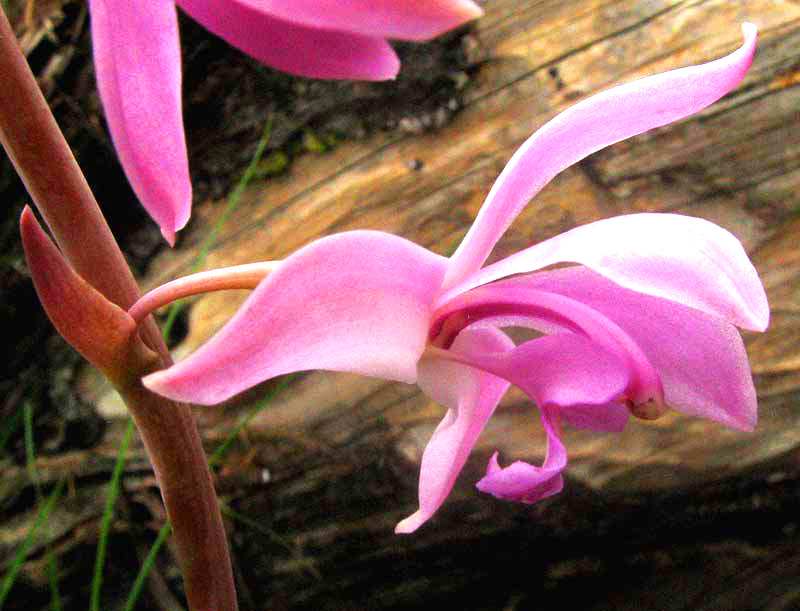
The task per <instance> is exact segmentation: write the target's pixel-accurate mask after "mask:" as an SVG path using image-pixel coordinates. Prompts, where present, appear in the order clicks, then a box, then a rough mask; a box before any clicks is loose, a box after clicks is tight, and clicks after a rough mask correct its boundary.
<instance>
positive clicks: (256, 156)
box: [163, 114, 272, 338]
mask: <svg viewBox="0 0 800 611" xmlns="http://www.w3.org/2000/svg"><path fill="white" fill-rule="evenodd" d="M271 136H272V114H270V115H269V117H268V118H267V123H266V125H265V126H264V131H263V133H262V134H261V140H259V141H258V145H257V146H256V150H255V152H254V153H253V157H252V159H250V163H249V164H247V168H245V170H244V173H243V174H242V177H241V178H240V179H239V182H238V183H237V184H236V187H234V189H233V191H232V192H231V194H230V196H229V197H228V203H227V204H225V209H224V210H223V211H222V214H221V215H220V217H219V220H217V222H216V224H215V225H214V226H213V227H212V228H211V231H209V232H208V235H207V236H206V239H205V240H204V241H203V243H202V244H201V246H200V252H198V253H197V256H196V257H195V259H194V262H193V263H192V267H191V270H190V272H189V273H194V272H196V271H198V270H199V269H200V267H202V265H203V263H204V262H205V260H206V257H207V256H208V252H209V251H210V250H211V248H212V247H213V246H214V242H216V240H217V235H219V232H220V231H221V230H222V227H223V226H224V225H225V223H226V222H227V221H228V219H229V218H230V215H231V214H232V213H233V211H234V210H235V209H236V207H237V206H238V205H239V202H240V201H241V199H242V193H244V190H245V189H246V188H247V185H248V184H250V181H251V180H253V177H254V176H255V175H256V171H257V170H258V164H259V162H260V161H261V157H262V156H263V155H264V151H265V150H266V148H267V144H268V143H269V139H270V137H271ZM182 308H183V305H182V302H181V301H176V302H175V303H174V304H172V306H170V308H169V311H168V312H167V320H166V321H165V322H164V326H163V333H164V337H166V338H168V337H169V332H170V331H171V330H172V325H173V324H175V318H176V317H177V316H178V313H179V312H180V311H181V309H182Z"/></svg>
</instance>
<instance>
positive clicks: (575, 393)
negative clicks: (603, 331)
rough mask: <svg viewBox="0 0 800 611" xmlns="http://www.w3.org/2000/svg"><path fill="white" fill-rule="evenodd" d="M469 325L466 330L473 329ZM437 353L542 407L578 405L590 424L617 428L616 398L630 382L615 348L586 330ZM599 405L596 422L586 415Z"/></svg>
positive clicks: (586, 421)
mask: <svg viewBox="0 0 800 611" xmlns="http://www.w3.org/2000/svg"><path fill="white" fill-rule="evenodd" d="M471 332H473V331H472V330H469V329H468V330H466V331H464V332H463V333H471ZM437 354H438V355H439V356H440V357H441V358H443V359H449V360H452V361H454V362H456V363H461V364H462V365H469V366H471V367H474V368H476V369H480V370H482V371H485V372H487V373H491V374H493V375H495V376H497V377H500V378H503V379H505V380H507V381H509V382H511V383H512V384H514V385H515V386H517V387H519V388H520V389H521V390H522V391H523V392H525V394H526V395H528V397H530V398H531V399H532V400H533V402H534V403H536V405H538V406H539V407H551V408H563V409H562V411H563V412H566V411H568V410H569V409H571V408H572V407H574V406H578V407H579V409H580V412H581V414H580V416H579V417H578V418H576V421H578V422H581V421H582V422H584V423H585V424H586V428H592V429H596V430H614V429H615V426H616V425H615V423H616V422H618V416H619V414H618V410H617V403H618V400H619V398H620V397H621V396H622V395H623V394H624V392H625V389H626V388H627V387H628V385H629V380H630V371H629V369H628V367H627V366H626V365H625V364H624V363H623V362H622V361H621V360H620V359H619V358H617V357H616V356H615V355H614V354H613V353H611V352H609V351H608V350H605V349H604V348H603V347H602V346H600V345H599V344H598V343H596V342H593V341H591V340H589V339H587V338H586V337H584V336H582V335H577V334H574V333H563V334H561V335H547V336H544V337H539V338H537V339H534V340H531V341H528V342H525V343H524V344H521V345H519V346H517V347H516V348H515V349H514V350H512V351H510V352H493V353H489V352H482V353H478V352H475V353H470V354H464V353H461V352H459V351H456V350H440V351H438V352H437ZM592 408H594V409H595V414H596V417H595V422H593V423H591V424H590V423H589V421H588V414H589V413H590V410H591V409H592Z"/></svg>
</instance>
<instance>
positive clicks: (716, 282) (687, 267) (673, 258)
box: [439, 214, 769, 331]
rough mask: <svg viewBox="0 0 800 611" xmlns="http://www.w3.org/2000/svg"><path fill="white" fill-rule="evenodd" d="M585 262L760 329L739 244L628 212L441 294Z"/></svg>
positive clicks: (759, 311)
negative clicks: (567, 263) (517, 275)
mask: <svg viewBox="0 0 800 611" xmlns="http://www.w3.org/2000/svg"><path fill="white" fill-rule="evenodd" d="M565 261H569V262H574V263H581V264H583V265H585V266H587V267H590V268H591V269H593V270H594V271H596V272H598V273H600V274H602V275H603V276H605V277H607V278H609V279H610V280H613V281H614V282H616V283H617V284H619V285H620V286H624V287H625V288H628V289H631V290H634V291H638V292H640V293H645V294H648V295H653V296H655V297H661V298H663V299H669V300H671V301H675V302H678V303H681V304H683V305H687V306H690V307H692V308H696V309H698V310H701V311H703V312H707V313H708V314H711V315H713V316H717V317H720V318H723V319H725V320H727V321H730V322H731V323H733V324H735V325H738V326H740V327H744V328H746V329H754V330H758V331H763V330H764V329H765V328H766V327H767V324H768V322H769V304H768V303H767V297H766V294H765V293H764V288H763V286H762V285H761V281H760V280H759V279H758V273H757V272H756V270H755V268H754V267H753V264H752V263H751V262H750V259H749V258H748V257H747V253H745V251H744V248H742V245H741V243H740V242H739V240H737V239H736V238H735V237H734V236H733V235H731V234H730V233H729V232H728V231H726V230H724V229H722V228H721V227H718V226H717V225H715V224H713V223H710V222H708V221H706V220H703V219H699V218H694V217H689V216H680V215H676V214H630V215H627V216H618V217H614V218H610V219H605V220H602V221H597V222H595V223H590V224H588V225H583V226H581V227H577V228H575V229H573V230H571V231H567V232H566V233H562V234H561V235H558V236H555V237H553V238H551V239H549V240H546V241H544V242H542V243H540V244H537V245H535V246H532V247H530V248H526V249H525V250H521V251H520V252H518V253H515V254H513V255H511V256H510V257H507V258H506V259H503V260H502V261H498V262H497V263H494V264H492V265H489V266H487V267H485V268H484V269H482V270H481V271H479V272H477V273H476V274H473V275H472V276H470V277H469V278H467V279H466V280H464V282H462V283H461V284H459V285H458V286H456V287H454V288H453V289H452V290H451V291H448V292H447V293H446V294H445V295H443V296H442V297H440V299H439V303H444V302H446V301H447V300H448V299H450V298H452V296H453V295H456V294H459V293H462V292H464V291H466V290H468V289H470V288H472V287H475V286H479V285H481V284H485V283H487V282H491V281H493V280H496V279H498V278H503V277H505V276H510V275H512V274H519V273H523V272H531V271H535V270H538V269H541V268H543V267H546V266H548V265H552V264H554V263H561V262H565Z"/></svg>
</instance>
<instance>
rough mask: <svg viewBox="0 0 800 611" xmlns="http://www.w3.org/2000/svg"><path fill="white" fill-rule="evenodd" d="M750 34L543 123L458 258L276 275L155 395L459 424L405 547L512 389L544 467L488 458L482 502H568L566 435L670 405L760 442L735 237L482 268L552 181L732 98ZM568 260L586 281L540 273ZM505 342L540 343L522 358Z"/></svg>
mask: <svg viewBox="0 0 800 611" xmlns="http://www.w3.org/2000/svg"><path fill="white" fill-rule="evenodd" d="M744 33H745V42H744V45H743V46H742V47H741V48H739V49H738V50H737V51H735V52H734V53H732V54H731V55H729V56H727V57H725V58H722V59H719V60H717V61H714V62H711V63H708V64H704V65H701V66H696V67H691V68H684V69H681V70H675V71H672V72H667V73H665V74H661V75H657V76H653V77H649V78H646V79H644V80H640V81H637V82H634V83H629V84H627V85H623V86H621V87H617V88H614V89H611V90H608V91H606V92H603V93H600V94H598V95H596V96H593V97H591V98H588V99H586V100H584V101H583V102H581V103H579V104H577V105H575V106H573V107H572V108H570V109H569V110H567V111H565V112H564V113H562V114H560V115H559V116H557V117H556V118H554V119H553V120H552V121H550V122H549V123H547V124H546V125H545V126H544V127H542V128H541V129H540V130H539V131H537V132H536V133H535V134H534V135H533V136H531V137H530V139H529V140H528V141H527V142H525V144H523V146H522V147H521V148H520V149H519V150H518V151H517V153H516V154H515V155H514V157H513V158H512V159H511V161H510V162H509V164H508V165H507V166H506V168H505V170H504V171H503V172H502V174H501V175H500V177H499V178H498V180H497V182H496V183H495V185H494V187H493V188H492V190H491V192H490V193H489V196H488V198H487V200H486V202H485V203H484V205H483V208H482V209H481V211H480V214H479V215H478V218H477V220H476V222H475V224H474V225H473V226H472V228H471V229H470V231H469V233H468V234H467V236H466V237H465V239H464V241H463V242H462V243H461V245H460V247H459V248H458V250H457V251H456V253H455V254H454V255H453V256H452V257H451V258H450V259H446V258H445V257H442V256H439V255H437V254H434V253H432V252H430V251H428V250H426V249H425V248H422V247H421V246H418V245H416V244H413V243H412V242H409V241H407V240H404V239H402V238H399V237H395V236H392V235H388V234H384V233H380V232H372V231H354V232H349V233H344V234H340V235H334V236H330V237H327V238H323V239H321V240H318V241H316V242H313V243H312V244H309V245H308V246H306V247H305V248H303V249H301V250H300V251H298V252H297V253H295V254H293V255H292V256H290V257H289V258H287V259H286V260H285V261H283V262H281V263H280V264H278V266H277V268H276V269H275V271H274V272H272V273H271V274H270V275H269V276H268V277H267V278H266V279H265V280H264V281H262V282H261V283H260V284H259V285H258V287H257V288H256V290H255V291H254V292H253V294H252V295H251V297H250V298H249V300H248V301H247V302H246V303H245V304H244V306H243V307H242V308H241V309H240V310H239V312H238V313H237V314H236V316H234V318H233V319H232V320H231V321H230V322H229V323H228V324H227V325H226V326H225V327H224V328H223V329H222V330H221V331H220V332H219V333H218V334H217V335H216V336H215V337H213V338H212V339H211V340H210V341H209V342H208V343H207V344H206V345H205V346H203V347H202V348H200V349H199V350H198V351H197V352H195V353H194V354H193V355H192V356H190V357H189V358H187V359H186V360H184V361H183V362H181V363H178V364H177V365H175V366H173V367H171V368H169V369H167V370H164V371H160V372H157V373H154V374H151V375H149V376H147V377H146V378H145V379H144V383H145V385H146V386H147V387H148V388H150V389H152V390H154V391H155V392H158V393H161V394H163V395H165V396H168V397H170V398H173V399H176V400H181V401H190V402H194V403H201V404H212V403H218V402H220V401H223V400H225V399H227V398H228V397H231V396H232V395H234V394H236V393H238V392H240V391H242V390H244V389H246V388H248V387H251V386H253V385H255V384H257V383H259V382H261V381H263V380H266V379H269V378H271V377H274V376H277V375H281V374H285V373H289V372H293V371H299V370H307V369H328V370H334V371H350V372H356V373H360V374H364V375H368V376H378V377H383V378H388V379H393V380H399V381H402V382H407V383H414V382H416V383H418V384H419V385H420V387H421V388H422V390H423V391H424V392H425V393H426V394H428V395H429V396H431V397H432V398H434V399H435V400H436V401H439V402H441V403H443V404H444V405H446V406H447V407H448V408H449V411H448V412H447V415H446V416H445V418H444V420H443V421H442V423H441V424H440V425H439V427H438V428H437V429H436V431H435V433H434V434H433V437H432V439H431V441H430V443H429V444H428V446H427V448H426V450H425V453H424V456H423V459H422V467H421V474H420V492H419V502H420V508H419V510H418V511H417V512H416V513H414V514H413V515H412V516H410V517H408V518H406V519H405V520H403V521H402V522H400V524H399V525H398V527H397V531H398V532H411V531H413V530H415V529H416V528H418V527H419V526H420V524H422V523H423V522H424V521H426V520H427V519H428V518H429V517H430V516H431V515H433V513H434V512H435V511H436V510H437V509H438V507H439V506H440V505H441V503H442V502H443V501H444V499H445V497H446V496H447V494H448V492H449V491H450V489H451V487H452V485H453V482H454V481H455V478H456V476H457V475H458V473H459V471H460V470H461V468H462V466H463V465H464V462H465V461H466V458H467V455H468V454H469V452H470V450H471V449H472V447H473V445H474V444H475V442H476V440H477V437H478V434H479V433H480V431H481V430H482V428H483V427H484V425H485V423H486V422H487V420H488V418H489V417H490V416H491V414H492V412H493V410H494V409H495V407H496V406H497V403H498V401H499V400H500V398H501V397H502V395H503V394H504V392H505V391H506V389H507V388H508V386H509V384H514V385H516V386H518V387H520V388H521V389H522V390H523V391H525V393H526V394H527V395H528V396H529V397H530V398H531V399H532V400H533V401H534V402H535V403H536V404H537V405H538V406H539V409H540V412H541V417H542V421H543V424H544V429H545V432H546V434H547V437H548V449H547V457H546V459H545V461H544V464H543V465H542V466H541V467H535V466H531V465H529V464H527V463H523V462H515V463H513V464H512V465H510V466H508V467H505V468H502V467H501V466H500V465H499V463H498V461H497V458H496V456H495V457H493V459H492V461H491V462H490V464H489V468H488V471H487V474H486V476H485V477H484V478H483V479H482V480H481V481H480V482H479V483H478V487H479V488H480V489H481V490H484V491H486V492H489V493H491V494H494V495H495V496H498V497H501V498H507V499H516V500H521V501H524V502H533V501H535V500H537V499H540V498H543V497H545V496H548V495H550V494H553V493H555V492H557V491H559V490H560V489H561V486H562V479H561V472H562V470H563V469H564V467H565V465H566V451H565V449H564V446H563V444H562V443H561V441H560V438H559V426H560V422H561V421H562V420H566V421H567V422H569V423H570V424H572V425H573V426H577V427H586V428H591V429H596V430H621V429H622V428H623V427H624V425H625V423H626V421H627V417H628V413H629V411H633V412H634V413H635V414H637V415H640V416H642V417H652V416H655V415H657V414H658V413H660V411H663V409H664V408H665V406H669V407H672V408H674V409H676V410H680V411H682V412H685V413H687V414H691V415H696V416H702V417H705V418H709V419H712V420H716V421H718V422H721V423H724V424H726V425H729V426H732V427H734V428H738V429H742V430H751V429H752V428H753V427H754V426H755V423H756V395H755V391H754V388H753V382H752V378H751V375H750V369H749V366H748V362H747V354H746V352H745V349H744V346H743V344H742V340H741V338H740V336H739V333H738V332H737V331H736V329H735V327H734V325H737V326H740V327H744V328H746V329H754V330H763V329H765V328H766V326H767V323H768V320H769V307H768V304H767V299H766V296H765V294H764V290H763V287H762V285H761V282H760V281H759V279H758V276H757V274H756V270H755V269H754V268H753V265H752V264H751V263H750V260H749V259H748V257H747V255H746V253H745V251H744V249H743V248H742V246H741V244H740V243H739V241H738V240H737V239H736V238H735V237H734V236H733V235H731V234H730V233H729V232H727V231H725V230H724V229H722V228H720V227H718V226H716V225H714V224H712V223H710V222H708V221H705V220H702V219H698V218H692V217H686V216H678V215H672V214H634V215H629V216H620V217H617V218H611V219H606V220H602V221H598V222H595V223H591V224H589V225H585V226H582V227H578V228H576V229H573V230H572V231H568V232H566V233H564V234H562V235H559V236H556V237H554V238H551V239H549V240H547V241H545V242H542V243H541V244H537V245H535V246H532V247H530V248H526V249H525V250H522V251H520V252H518V253H516V254H514V255H512V256H510V257H508V258H506V259H503V260H501V261H498V262H497V263H494V264H492V265H489V266H487V267H483V268H482V266H483V264H484V262H485V260H486V257H487V255H488V254H489V252H490V251H491V249H492V247H493V246H494V244H495V243H496V242H497V240H498V239H499V238H500V236H501V234H502V233H503V232H504V231H505V229H506V228H507V227H508V225H509V224H510V223H511V221H512V220H513V218H514V217H515V216H516V215H517V214H518V213H519V211H520V209H521V208H522V207H523V206H524V204H525V203H526V202H527V200H528V199H529V198H530V197H531V196H532V195H533V194H534V193H535V192H536V191H538V190H539V189H541V188H542V187H543V186H544V184H545V183H546V182H547V181H548V180H549V179H550V178H552V177H553V176H554V175H555V174H556V173H557V172H559V171H560V170H562V169H563V168H565V167H567V166H569V165H571V164H572V163H575V162H576V161H578V160H580V159H582V158H583V157H585V156H586V155H588V154H589V153H592V152H594V151H596V150H598V149H600V148H602V147H604V146H607V145H609V144H611V143H613V142H617V141H619V140H621V139H623V138H627V137H630V136H632V135H634V134H637V133H640V132H643V131H645V130H647V129H650V128H653V127H656V126H660V125H664V124H666V123H669V122H671V121H675V120H678V119H680V118H682V117H685V116H687V115H690V114H692V113H694V112H697V111H699V110H700V109H702V108H704V107H705V106H707V105H709V104H711V103H712V102H714V101H715V100H717V99H718V98H720V97H721V96H722V95H724V94H725V93H726V92H727V91H729V90H730V89H731V88H733V87H734V86H735V85H736V84H737V83H739V82H740V81H741V79H742V78H743V76H744V74H745V72H746V71H747V69H748V67H749V65H750V62H751V60H752V57H753V53H754V50H755V42H756V31H755V27H754V26H752V25H749V24H748V25H745V26H744ZM560 262H572V263H576V264H578V265H576V266H573V267H566V268H561V269H556V270H551V271H537V270H542V269H543V268H545V267H547V266H550V265H552V264H555V263H560ZM534 272H535V273H534ZM510 276H513V277H511V278H509V277H510ZM507 326H527V327H532V328H534V329H536V330H538V331H540V332H542V333H544V334H545V335H544V336H542V337H539V338H537V339H534V340H532V341H528V342H525V343H522V344H520V345H519V346H515V345H514V344H513V343H512V341H511V340H510V339H509V337H508V336H507V335H505V333H504V332H503V331H502V330H501V329H502V328H503V327H507Z"/></svg>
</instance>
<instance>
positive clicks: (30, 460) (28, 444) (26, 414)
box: [22, 401, 41, 501]
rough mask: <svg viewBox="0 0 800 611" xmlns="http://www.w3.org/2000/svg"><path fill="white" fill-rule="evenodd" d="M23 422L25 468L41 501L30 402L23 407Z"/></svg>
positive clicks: (38, 499)
mask: <svg viewBox="0 0 800 611" xmlns="http://www.w3.org/2000/svg"><path fill="white" fill-rule="evenodd" d="M22 414H23V422H24V423H25V428H24V437H25V468H26V469H27V470H28V477H29V478H30V480H31V484H33V486H34V488H35V489H36V499H37V501H40V500H41V490H40V489H39V476H38V475H37V473H36V448H35V447H34V443H33V405H32V404H31V402H30V401H25V404H24V405H23V406H22Z"/></svg>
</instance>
